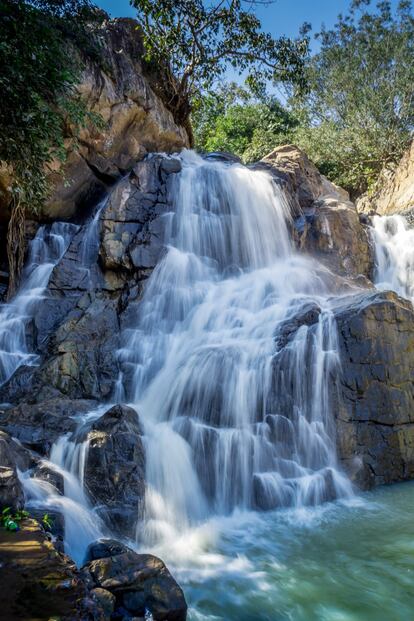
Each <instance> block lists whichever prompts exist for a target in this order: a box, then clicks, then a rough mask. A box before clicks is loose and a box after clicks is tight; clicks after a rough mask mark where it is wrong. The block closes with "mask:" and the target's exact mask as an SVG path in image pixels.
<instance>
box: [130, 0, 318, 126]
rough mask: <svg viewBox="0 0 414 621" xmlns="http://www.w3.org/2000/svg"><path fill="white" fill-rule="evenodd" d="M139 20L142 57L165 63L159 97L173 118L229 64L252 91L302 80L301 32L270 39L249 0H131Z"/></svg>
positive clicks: (183, 116) (184, 114)
mask: <svg viewBox="0 0 414 621" xmlns="http://www.w3.org/2000/svg"><path fill="white" fill-rule="evenodd" d="M131 4H132V5H133V6H135V8H136V9H137V11H138V19H139V21H140V23H141V25H142V31H143V37H144V44H145V49H146V53H147V57H146V58H147V61H148V62H152V63H154V64H155V65H157V66H161V67H163V68H164V69H165V74H166V79H165V85H164V100H165V101H166V103H167V105H168V106H169V108H170V109H171V110H173V112H174V114H175V118H176V119H177V121H178V122H185V121H187V120H188V115H189V113H190V110H191V104H192V102H193V100H194V99H195V98H196V97H197V96H199V95H200V93H202V92H206V91H209V90H210V89H211V87H212V86H213V84H215V83H216V81H217V80H218V79H219V78H220V77H222V76H223V74H224V73H225V72H226V70H227V69H228V67H229V65H230V66H231V67H232V69H233V70H234V71H237V72H239V73H240V74H241V73H245V74H247V75H246V81H247V83H248V85H249V87H250V88H252V89H253V91H254V92H255V93H263V92H264V90H265V88H266V85H267V83H268V82H269V81H294V82H295V83H296V84H297V85H298V86H303V69H304V62H305V58H306V55H307V51H308V40H307V38H306V37H305V38H299V39H297V40H291V39H288V38H286V37H281V38H279V39H274V38H273V37H272V36H271V35H270V34H266V33H264V32H263V31H262V30H261V24H260V20H259V19H258V18H257V16H256V15H255V14H254V12H252V10H251V8H252V5H254V4H256V2H254V0H253V1H249V2H248V3H247V5H248V6H247V9H248V10H244V8H243V5H244V3H243V2H242V0H231V1H230V0H215V1H211V2H205V1H203V0H132V1H131Z"/></svg>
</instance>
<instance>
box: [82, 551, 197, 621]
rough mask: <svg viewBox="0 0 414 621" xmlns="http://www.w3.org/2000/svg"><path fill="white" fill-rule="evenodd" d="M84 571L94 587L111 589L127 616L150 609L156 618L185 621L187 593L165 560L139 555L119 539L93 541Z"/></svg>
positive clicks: (117, 603)
mask: <svg viewBox="0 0 414 621" xmlns="http://www.w3.org/2000/svg"><path fill="white" fill-rule="evenodd" d="M86 559H87V560H86V565H85V566H84V568H83V573H84V575H85V576H86V578H85V579H86V580H87V582H88V584H89V585H90V586H91V587H93V588H94V589H97V588H99V589H104V590H105V591H109V592H110V593H112V594H113V595H114V596H115V598H116V608H115V614H116V609H121V610H122V609H123V610H125V611H126V612H127V616H131V617H143V616H144V615H145V612H146V611H147V610H149V611H150V612H151V614H152V617H153V619H154V621H185V619H186V618H187V604H186V601H185V597H184V593H183V592H182V590H181V588H180V587H179V585H178V584H177V582H176V581H175V580H174V578H173V577H172V576H171V574H170V572H169V571H168V569H167V567H166V566H165V565H164V563H163V562H162V561H161V560H160V559H159V558H157V557H156V556H152V555H151V554H137V553H136V552H134V551H133V550H131V549H130V548H128V547H127V546H124V545H123V544H120V543H119V542H117V541H113V540H108V541H105V540H103V541H98V542H96V543H92V544H91V545H90V546H89V549H88V551H87V554H86Z"/></svg>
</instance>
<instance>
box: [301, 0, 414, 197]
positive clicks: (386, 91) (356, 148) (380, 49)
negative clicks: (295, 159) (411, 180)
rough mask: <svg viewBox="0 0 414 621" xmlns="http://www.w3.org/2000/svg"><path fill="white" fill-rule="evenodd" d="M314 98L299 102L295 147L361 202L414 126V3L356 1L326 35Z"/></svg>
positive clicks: (312, 81) (313, 69) (316, 60)
mask: <svg viewBox="0 0 414 621" xmlns="http://www.w3.org/2000/svg"><path fill="white" fill-rule="evenodd" d="M317 37H318V39H319V40H320V46H321V47H320V51H319V52H318V54H316V56H314V57H313V59H312V60H311V62H310V65H309V67H308V70H307V74H308V75H307V78H308V83H309V93H308V95H307V96H306V97H305V98H302V99H301V98H298V97H297V96H294V97H293V98H292V103H293V107H294V109H295V112H296V114H297V118H298V121H299V128H298V130H297V132H296V135H295V140H296V142H297V143H298V144H299V146H301V147H303V148H304V149H305V150H306V151H307V152H308V154H309V156H310V157H311V158H312V159H313V160H314V161H315V163H316V164H317V165H318V166H319V167H320V168H321V170H322V171H323V172H324V173H325V174H327V175H328V176H329V177H330V178H331V179H332V180H333V181H335V182H337V183H339V184H340V185H343V186H344V187H346V188H347V189H348V190H350V191H351V193H352V194H353V195H354V196H356V195H359V194H361V193H362V192H364V191H366V190H367V189H369V188H370V187H371V186H372V184H373V182H374V181H375V179H376V178H377V176H378V174H379V172H380V170H381V169H382V167H383V166H384V165H387V164H390V163H391V164H392V163H394V162H397V161H398V160H399V159H400V157H401V155H402V153H403V152H404V150H405V149H406V147H407V145H408V144H409V142H410V140H411V139H412V132H413V127H414V62H413V60H414V19H413V15H412V8H411V2H408V1H407V0H403V1H401V2H399V4H398V7H397V10H396V11H395V12H393V11H392V9H391V4H390V2H388V1H381V2H378V3H377V5H376V6H375V7H373V6H372V5H371V2H370V0H354V1H353V2H352V3H351V6H350V10H349V12H348V14H347V15H345V16H343V15H340V16H339V17H338V22H337V24H336V25H335V27H334V28H333V29H331V30H327V29H323V30H322V31H321V32H320V33H319V34H318V35H317Z"/></svg>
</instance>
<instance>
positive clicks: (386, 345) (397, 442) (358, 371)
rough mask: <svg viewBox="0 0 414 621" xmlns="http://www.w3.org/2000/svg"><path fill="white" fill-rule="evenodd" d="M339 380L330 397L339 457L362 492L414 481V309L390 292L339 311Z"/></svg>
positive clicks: (358, 298)
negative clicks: (407, 480)
mask: <svg viewBox="0 0 414 621" xmlns="http://www.w3.org/2000/svg"><path fill="white" fill-rule="evenodd" d="M335 314H336V321H337V325H338V335H339V346H340V354H341V366H342V369H341V374H340V380H339V385H338V386H337V387H336V390H334V391H333V395H332V398H333V403H334V406H333V410H334V412H335V414H336V425H337V444H338V453H339V457H340V459H341V460H342V463H343V465H344V467H345V468H346V470H347V471H348V473H349V474H350V476H351V478H352V480H354V481H355V482H356V484H357V485H358V486H360V487H362V488H364V489H366V488H369V487H372V486H374V485H382V484H384V483H392V482H394V481H403V480H406V479H412V478H413V477H414V310H413V307H412V304H411V303H410V302H408V301H407V300H403V299H402V298H399V297H398V296H397V295H396V294H394V293H391V292H385V293H378V292H374V293H371V294H369V295H366V294H362V295H361V294H360V295H359V296H354V297H353V298H350V299H344V300H342V302H341V303H340V305H339V306H338V308H337V309H336V313H335Z"/></svg>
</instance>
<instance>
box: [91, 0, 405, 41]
mask: <svg viewBox="0 0 414 621" xmlns="http://www.w3.org/2000/svg"><path fill="white" fill-rule="evenodd" d="M95 2H96V4H97V5H98V6H100V7H101V8H103V9H105V11H107V12H108V13H109V14H110V15H111V16H112V17H134V16H135V12H134V10H133V9H132V8H131V6H130V4H129V0H95ZM392 3H393V5H397V3H398V0H392ZM349 4H350V0H277V1H276V2H275V3H274V4H272V5H270V6H267V7H264V6H262V7H260V6H259V7H256V13H257V15H258V16H259V18H260V19H261V21H262V25H263V30H266V31H267V32H271V33H272V35H273V36H280V35H282V34H283V35H286V36H288V37H292V36H296V35H297V34H298V31H299V28H300V26H301V25H302V24H303V22H310V23H311V24H312V26H313V30H314V31H315V32H317V31H318V29H319V28H320V26H321V25H322V23H324V24H325V25H326V26H328V27H329V26H332V25H333V24H334V23H335V21H336V17H337V15H338V13H341V12H345V11H346V9H347V7H348V6H349Z"/></svg>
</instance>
